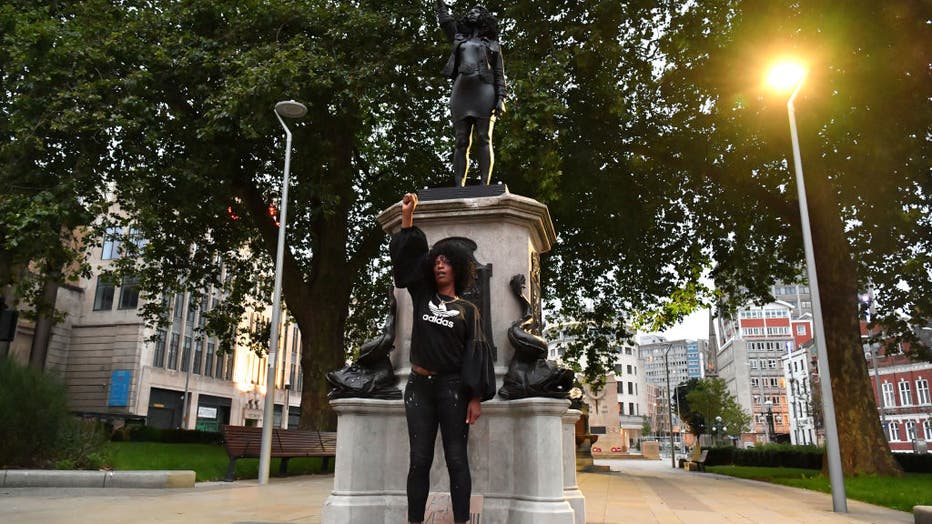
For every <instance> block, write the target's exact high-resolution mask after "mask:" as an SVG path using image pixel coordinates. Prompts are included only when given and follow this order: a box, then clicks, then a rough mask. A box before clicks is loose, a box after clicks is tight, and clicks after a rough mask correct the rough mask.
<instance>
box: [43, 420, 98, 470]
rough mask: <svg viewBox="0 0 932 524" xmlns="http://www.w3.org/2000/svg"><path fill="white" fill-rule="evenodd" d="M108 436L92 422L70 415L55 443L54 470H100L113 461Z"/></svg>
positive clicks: (96, 423)
mask: <svg viewBox="0 0 932 524" xmlns="http://www.w3.org/2000/svg"><path fill="white" fill-rule="evenodd" d="M109 437H110V435H109V434H108V432H107V430H106V428H105V427H104V426H103V425H102V424H100V423H98V422H95V421H89V420H80V419H77V418H75V417H69V418H68V419H67V420H66V421H65V424H64V425H63V427H62V429H61V432H60V433H59V434H58V438H57V440H56V443H55V451H54V455H55V457H56V458H55V460H54V462H53V467H54V468H55V469H101V468H103V467H106V466H109V465H110V464H112V463H113V454H112V449H111V448H110V446H109V445H108V442H107V441H108V440H109Z"/></svg>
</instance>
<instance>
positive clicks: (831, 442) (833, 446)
mask: <svg viewBox="0 0 932 524" xmlns="http://www.w3.org/2000/svg"><path fill="white" fill-rule="evenodd" d="M805 77H806V70H805V68H804V67H803V66H802V65H800V64H798V63H790V62H784V63H781V64H778V65H776V66H774V67H773V68H772V69H771V70H770V74H769V75H768V81H769V83H770V85H771V86H773V87H774V88H776V89H777V90H779V91H784V92H785V91H787V90H789V89H792V90H793V93H792V94H791V95H790V98H789V99H788V100H787V101H786V109H787V114H788V116H789V121H790V138H791V140H792V143H793V165H794V166H795V168H796V191H797V193H798V198H799V215H800V222H801V223H802V232H803V247H804V248H805V252H806V273H807V276H808V278H809V289H810V294H811V297H812V314H813V318H812V320H813V324H814V326H815V343H816V350H817V352H818V357H819V375H820V376H821V377H822V384H823V386H822V411H823V413H824V417H825V453H826V457H827V459H828V472H829V479H830V482H831V485H832V508H833V509H834V511H835V512H837V513H847V512H848V502H847V500H846V499H845V479H844V474H843V472H842V469H841V452H840V450H839V443H838V426H837V424H836V421H835V399H834V396H833V395H832V377H831V373H830V371H829V364H828V352H827V350H826V346H825V326H824V325H823V322H822V299H821V298H820V294H819V280H818V276H817V275H816V265H815V254H814V250H813V246H812V229H811V227H810V225H809V203H808V200H807V199H806V184H805V181H804V180H803V163H802V158H801V156H800V153H799V135H798V133H797V131H796V109H795V107H794V105H793V101H794V100H795V99H796V95H797V94H799V90H800V88H802V86H803V80H804V79H805Z"/></svg>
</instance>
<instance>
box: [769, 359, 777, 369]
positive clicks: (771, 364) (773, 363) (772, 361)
mask: <svg viewBox="0 0 932 524" xmlns="http://www.w3.org/2000/svg"><path fill="white" fill-rule="evenodd" d="M767 365H768V366H769V367H770V369H777V361H776V360H775V359H770V361H769V362H768V363H767Z"/></svg>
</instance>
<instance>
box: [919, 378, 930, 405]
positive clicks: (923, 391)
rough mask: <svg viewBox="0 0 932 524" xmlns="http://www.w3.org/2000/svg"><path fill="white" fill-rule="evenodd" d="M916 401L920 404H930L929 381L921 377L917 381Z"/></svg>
mask: <svg viewBox="0 0 932 524" xmlns="http://www.w3.org/2000/svg"><path fill="white" fill-rule="evenodd" d="M916 401H917V402H918V403H919V404H929V403H930V401H929V381H928V380H926V379H924V378H920V379H919V380H917V381H916Z"/></svg>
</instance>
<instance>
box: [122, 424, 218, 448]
mask: <svg viewBox="0 0 932 524" xmlns="http://www.w3.org/2000/svg"><path fill="white" fill-rule="evenodd" d="M110 440H112V441H114V442H164V443H166V444H222V443H223V435H221V434H220V433H218V432H214V431H199V430H196V429H159V428H153V427H149V426H126V427H124V428H121V429H119V430H117V431H115V432H114V433H113V436H112V437H111V439H110Z"/></svg>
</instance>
